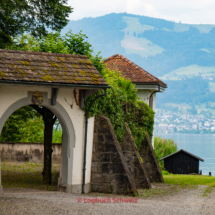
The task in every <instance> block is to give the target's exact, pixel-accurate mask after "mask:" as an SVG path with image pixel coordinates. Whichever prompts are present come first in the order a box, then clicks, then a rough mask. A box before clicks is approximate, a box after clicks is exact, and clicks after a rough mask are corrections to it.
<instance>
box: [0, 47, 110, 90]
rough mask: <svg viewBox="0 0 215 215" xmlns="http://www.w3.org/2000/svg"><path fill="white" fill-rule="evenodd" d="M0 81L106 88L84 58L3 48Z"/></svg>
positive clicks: (103, 81) (1, 50)
mask: <svg viewBox="0 0 215 215" xmlns="http://www.w3.org/2000/svg"><path fill="white" fill-rule="evenodd" d="M0 81H1V82H2V81H3V82H4V81H10V82H11V81H12V82H16V81H22V82H23V81H24V82H36V83H37V82H38V83H41V82H47V83H59V84H76V85H77V84H82V85H94V86H95V85H104V86H107V85H108V84H107V83H106V81H105V80H104V78H103V77H102V76H101V74H100V73H99V72H98V71H97V69H96V68H95V67H94V65H93V64H92V63H91V61H90V60H89V58H88V57H87V56H82V55H68V54H55V53H43V52H27V51H13V50H4V49H0Z"/></svg>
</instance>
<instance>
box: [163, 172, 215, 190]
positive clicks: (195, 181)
mask: <svg viewBox="0 0 215 215" xmlns="http://www.w3.org/2000/svg"><path fill="white" fill-rule="evenodd" d="M163 178H164V182H165V184H175V185H181V186H185V185H207V186H211V187H215V177H213V176H206V175H173V174H170V175H163Z"/></svg>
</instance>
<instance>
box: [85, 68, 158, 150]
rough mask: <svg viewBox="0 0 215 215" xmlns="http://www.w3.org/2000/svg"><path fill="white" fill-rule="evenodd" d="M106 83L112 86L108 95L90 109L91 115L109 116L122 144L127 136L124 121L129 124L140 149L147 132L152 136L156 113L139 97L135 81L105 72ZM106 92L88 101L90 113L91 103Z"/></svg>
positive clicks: (86, 102) (114, 73)
mask: <svg viewBox="0 0 215 215" xmlns="http://www.w3.org/2000/svg"><path fill="white" fill-rule="evenodd" d="M101 74H102V75H103V77H104V79H105V80H106V82H107V83H108V84H109V85H110V86H111V88H110V89H108V90H107V96H105V97H101V98H100V99H98V100H97V101H96V102H95V103H94V105H93V106H92V108H91V110H90V116H96V115H99V114H103V115H105V116H107V117H108V118H109V119H110V121H111V123H112V125H113V128H114V131H115V134H116V136H117V139H118V140H119V142H122V140H123V135H124V122H127V123H128V125H129V127H130V129H131V132H132V134H133V137H134V138H135V142H136V145H137V146H138V147H140V145H141V142H142V140H143V139H144V137H145V131H146V130H147V131H148V133H149V135H150V136H152V132H153V124H154V111H153V110H152V109H151V108H150V107H149V106H148V105H147V104H146V103H144V102H143V101H141V99H140V98H139V97H138V96H137V90H135V89H134V88H135V85H134V84H133V83H132V82H131V80H127V79H125V78H124V77H123V76H122V75H121V73H120V72H118V71H111V70H108V69H103V70H102V71H101ZM103 93H104V92H103V91H99V92H97V94H94V95H92V96H90V97H88V98H87V99H86V100H85V107H84V110H85V111H86V110H87V108H88V106H89V104H90V102H91V101H92V100H93V99H94V98H95V97H96V96H97V95H98V94H103Z"/></svg>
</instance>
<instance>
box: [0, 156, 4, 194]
mask: <svg viewBox="0 0 215 215" xmlns="http://www.w3.org/2000/svg"><path fill="white" fill-rule="evenodd" d="M1 193H3V187H2V185H1V159H0V194H1Z"/></svg>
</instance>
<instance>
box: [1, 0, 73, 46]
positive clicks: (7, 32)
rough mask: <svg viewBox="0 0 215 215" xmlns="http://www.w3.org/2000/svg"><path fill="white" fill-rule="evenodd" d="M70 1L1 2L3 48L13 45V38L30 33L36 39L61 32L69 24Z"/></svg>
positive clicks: (12, 0) (18, 0)
mask: <svg viewBox="0 0 215 215" xmlns="http://www.w3.org/2000/svg"><path fill="white" fill-rule="evenodd" d="M67 2H68V0H36V1H35V0H22V1H20V0H6V1H0V44H1V48H3V47H5V46H7V45H8V44H11V42H12V37H14V36H17V35H21V34H23V33H24V32H29V33H30V34H31V35H34V36H35V37H37V38H38V37H41V36H42V35H47V34H48V29H51V30H54V31H59V30H61V29H62V28H63V27H65V26H66V25H67V23H68V21H69V20H68V16H69V14H70V13H71V12H72V8H71V7H70V6H67V5H66V4H67Z"/></svg>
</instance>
